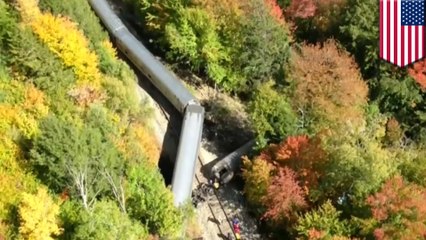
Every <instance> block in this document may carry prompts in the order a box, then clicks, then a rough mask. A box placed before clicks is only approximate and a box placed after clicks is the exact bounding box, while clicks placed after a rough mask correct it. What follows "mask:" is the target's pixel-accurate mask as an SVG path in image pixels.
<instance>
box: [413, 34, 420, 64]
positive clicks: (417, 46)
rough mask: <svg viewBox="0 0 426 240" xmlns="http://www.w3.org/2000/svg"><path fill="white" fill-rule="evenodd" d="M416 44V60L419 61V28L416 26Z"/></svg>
mask: <svg viewBox="0 0 426 240" xmlns="http://www.w3.org/2000/svg"><path fill="white" fill-rule="evenodd" d="M414 31H415V36H414V37H415V39H414V40H415V42H416V46H415V50H414V60H417V59H419V50H420V48H419V28H418V27H417V26H416V27H415V29H414Z"/></svg>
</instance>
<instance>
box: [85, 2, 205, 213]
mask: <svg viewBox="0 0 426 240" xmlns="http://www.w3.org/2000/svg"><path fill="white" fill-rule="evenodd" d="M89 2H90V5H91V6H92V8H93V9H94V11H95V12H96V14H97V15H98V17H99V18H100V19H101V20H102V22H103V23H104V25H105V27H106V28H107V29H108V31H109V32H110V34H111V35H112V36H113V37H114V38H115V41H116V44H117V46H118V48H119V49H120V50H121V51H122V52H123V53H124V54H125V55H126V56H127V57H128V58H129V60H130V61H132V62H133V64H135V66H136V67H137V68H138V69H139V70H140V71H142V73H143V74H144V75H145V76H146V77H148V78H149V80H150V81H151V82H152V83H153V85H154V86H155V87H156V88H157V89H158V90H159V91H160V92H161V93H162V94H163V95H164V96H165V97H166V98H167V99H168V100H169V101H170V102H171V103H172V104H173V106H174V107H175V108H176V109H177V110H178V111H179V112H180V113H182V114H183V115H184V118H183V122H182V130H181V134H180V138H179V146H178V149H177V155H176V162H175V168H174V172H173V178H172V192H173V194H174V201H175V202H174V203H175V205H176V206H179V205H181V204H183V203H184V202H185V201H187V200H188V199H189V198H190V197H191V192H192V183H193V178H194V174H195V164H196V161H197V158H198V154H199V149H200V141H201V134H202V130H203V121H204V108H203V107H202V106H201V105H200V104H199V103H198V101H197V100H196V99H195V97H194V96H193V95H192V94H191V93H190V92H189V91H188V90H187V89H186V88H185V86H184V85H183V84H182V83H181V82H180V80H179V79H176V78H175V77H174V76H173V75H172V73H170V72H169V71H168V70H167V69H166V68H165V67H164V65H163V64H161V63H160V62H159V61H158V60H157V59H156V58H155V57H154V56H153V55H152V54H151V53H150V52H149V51H148V49H146V48H145V46H144V45H143V44H142V43H141V42H140V41H138V40H137V39H136V38H135V36H133V34H132V33H130V31H129V30H128V29H127V28H126V26H125V25H124V24H123V22H122V21H121V20H120V19H119V18H118V16H117V15H116V14H115V13H114V12H113V10H112V9H111V7H110V5H109V4H108V2H107V1H106V0H89Z"/></svg>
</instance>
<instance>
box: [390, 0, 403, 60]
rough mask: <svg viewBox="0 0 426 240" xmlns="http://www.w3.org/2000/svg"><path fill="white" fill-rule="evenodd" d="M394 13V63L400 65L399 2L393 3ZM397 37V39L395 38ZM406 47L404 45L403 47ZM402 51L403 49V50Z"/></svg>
mask: <svg viewBox="0 0 426 240" xmlns="http://www.w3.org/2000/svg"><path fill="white" fill-rule="evenodd" d="M393 12H394V17H393V34H394V36H392V37H393V38H394V45H393V51H394V52H393V62H394V63H395V64H397V63H398V57H400V56H398V2H397V1H393ZM395 36H397V37H395ZM402 46H404V45H402ZM401 50H402V49H401ZM402 56H404V55H402Z"/></svg>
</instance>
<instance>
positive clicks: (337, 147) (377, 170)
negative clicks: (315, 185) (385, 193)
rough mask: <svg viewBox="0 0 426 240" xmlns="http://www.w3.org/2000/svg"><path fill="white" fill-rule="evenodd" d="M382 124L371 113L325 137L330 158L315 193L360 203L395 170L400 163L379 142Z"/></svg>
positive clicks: (380, 119)
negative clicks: (364, 120)
mask: <svg viewBox="0 0 426 240" xmlns="http://www.w3.org/2000/svg"><path fill="white" fill-rule="evenodd" d="M385 123H386V119H385V118H384V117H383V116H380V115H377V114H372V115H371V116H369V118H368V119H367V124H366V125H365V126H364V127H362V128H360V129H350V128H348V129H346V130H344V131H342V132H338V133H337V134H335V135H332V136H330V137H328V138H327V140H326V141H325V144H324V148H325V150H326V151H327V152H328V156H329V160H328V162H327V164H326V165H325V166H324V168H325V169H326V170H325V171H324V173H325V174H324V177H323V179H321V180H320V182H321V184H320V188H319V193H318V194H319V195H322V199H326V198H331V199H332V200H333V201H339V200H340V201H342V202H341V203H342V204H343V205H345V206H348V205H349V206H350V205H353V206H361V205H363V203H362V201H363V199H364V198H365V197H366V196H367V195H368V194H369V193H371V192H374V191H376V190H378V189H379V187H380V186H381V184H382V182H383V181H385V180H386V179H388V178H389V177H390V176H392V175H393V174H394V173H395V172H396V171H397V168H398V166H399V164H400V163H401V162H400V161H399V160H398V159H397V158H396V154H395V153H394V152H392V151H390V150H389V149H386V148H385V146H383V144H382V140H383V138H384V136H385V128H384V125H385ZM311 195H312V197H313V196H315V194H314V193H313V194H311ZM314 199H315V198H314Z"/></svg>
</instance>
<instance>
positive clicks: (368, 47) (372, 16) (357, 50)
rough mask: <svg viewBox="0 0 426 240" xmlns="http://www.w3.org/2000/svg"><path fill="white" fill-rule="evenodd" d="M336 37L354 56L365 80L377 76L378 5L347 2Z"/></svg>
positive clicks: (354, 0)
mask: <svg viewBox="0 0 426 240" xmlns="http://www.w3.org/2000/svg"><path fill="white" fill-rule="evenodd" d="M340 30H341V33H342V34H340V35H338V36H337V37H338V38H339V39H340V40H341V42H342V43H343V44H344V45H346V47H347V48H348V50H349V52H351V53H352V54H354V55H355V58H356V59H357V62H358V64H359V66H360V67H361V71H362V73H363V75H364V77H365V78H367V79H368V78H370V77H372V76H377V74H378V72H377V71H378V70H379V69H378V65H377V61H378V56H379V55H378V52H379V44H378V41H379V4H377V1H374V0H348V3H347V7H346V8H345V10H344V21H343V24H342V25H341V27H340Z"/></svg>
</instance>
